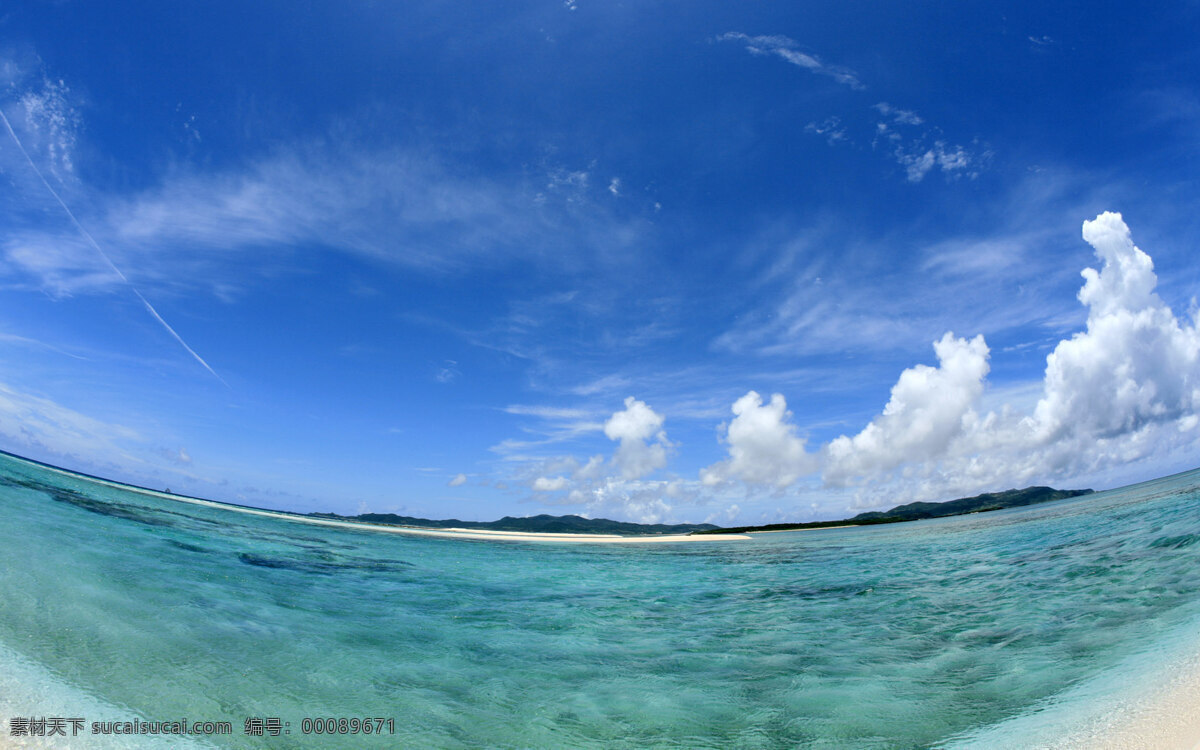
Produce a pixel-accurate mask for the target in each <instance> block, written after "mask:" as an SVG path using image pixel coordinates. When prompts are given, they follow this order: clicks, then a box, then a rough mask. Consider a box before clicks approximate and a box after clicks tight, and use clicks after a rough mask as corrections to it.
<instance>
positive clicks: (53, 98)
mask: <svg viewBox="0 0 1200 750" xmlns="http://www.w3.org/2000/svg"><path fill="white" fill-rule="evenodd" d="M70 94H71V91H70V89H68V88H67V85H66V84H65V83H64V82H62V81H43V82H42V86H41V89H40V90H37V91H27V92H26V93H25V94H24V95H22V96H21V108H22V109H23V110H24V116H25V117H24V124H25V128H26V137H25V138H24V139H23V140H24V141H25V147H26V149H28V150H31V151H35V152H40V154H41V155H42V156H43V157H44V163H45V164H46V165H47V166H48V171H49V172H50V173H51V174H52V175H54V176H55V177H57V178H58V179H59V180H60V181H61V180H63V179H66V177H68V176H69V175H70V174H71V173H72V172H74V171H75V165H74V163H73V154H74V151H75V137H76V136H75V134H76V132H77V131H78V129H79V113H78V112H77V111H76V110H75V108H74V107H73V106H72V105H71V96H70Z"/></svg>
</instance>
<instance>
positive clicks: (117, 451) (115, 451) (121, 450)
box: [0, 383, 187, 466]
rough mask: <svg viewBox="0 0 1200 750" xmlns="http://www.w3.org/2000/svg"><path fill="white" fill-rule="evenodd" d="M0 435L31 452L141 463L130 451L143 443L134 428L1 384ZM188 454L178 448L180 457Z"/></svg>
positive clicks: (91, 459)
mask: <svg viewBox="0 0 1200 750" xmlns="http://www.w3.org/2000/svg"><path fill="white" fill-rule="evenodd" d="M0 435H3V436H4V438H5V440H6V442H8V443H9V444H10V445H15V446H17V447H18V449H23V450H26V451H28V453H30V454H39V455H45V454H50V455H53V456H57V457H71V458H73V459H82V460H84V461H87V462H89V463H92V462H104V461H108V462H112V463H120V464H122V465H124V466H129V465H130V464H137V463H140V461H139V459H136V458H134V456H133V455H132V454H131V453H130V451H129V446H130V445H131V444H138V443H141V442H143V436H142V435H141V434H139V433H138V432H137V431H136V430H134V429H132V428H130V427H126V426H124V425H119V424H111V423H108V422H104V421H102V420H99V419H96V418H94V417H90V416H88V415H86V414H82V413H80V412H78V411H75V410H74V409H71V408H69V407H66V406H63V405H61V404H58V403H56V402H54V401H52V400H50V399H48V398H44V397H41V396H36V395H33V394H30V393H25V392H23V391H19V390H17V389H16V388H13V387H10V386H8V385H6V384H3V383H0ZM186 455H187V454H186V453H184V452H182V451H180V453H179V454H178V457H179V458H182V457H183V456H186Z"/></svg>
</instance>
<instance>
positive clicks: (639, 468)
mask: <svg viewBox="0 0 1200 750" xmlns="http://www.w3.org/2000/svg"><path fill="white" fill-rule="evenodd" d="M662 425H663V416H662V415H661V414H658V413H656V412H655V411H654V410H653V409H651V408H650V407H649V406H647V405H646V404H645V403H644V402H642V401H638V400H637V399H635V398H634V397H633V396H629V397H628V398H626V399H625V409H624V410H623V411H619V412H616V413H614V414H613V415H612V417H610V418H609V420H608V421H607V422H605V423H604V434H605V435H606V436H607V437H608V439H609V440H616V441H619V445H618V446H617V451H616V453H615V454H613V465H614V466H616V468H617V470H618V471H619V472H620V474H621V476H622V477H623V478H625V479H637V478H638V477H643V476H645V475H647V474H649V473H650V472H652V471H655V470H656V469H661V468H662V467H664V466H666V465H667V449H668V448H669V447H671V444H670V442H668V440H667V434H666V432H664V431H663V430H662ZM652 438H653V439H654V442H648V441H649V440H651V439H652Z"/></svg>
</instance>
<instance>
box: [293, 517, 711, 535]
mask: <svg viewBox="0 0 1200 750" xmlns="http://www.w3.org/2000/svg"><path fill="white" fill-rule="evenodd" d="M308 515H310V516H314V517H318V518H334V519H337V520H340V521H359V522H361V523H374V524H383V525H385V526H415V527H418V528H425V529H449V528H455V529H483V530H487V531H526V532H540V533H554V534H622V535H625V536H653V535H660V534H689V533H692V532H696V531H708V530H712V529H716V528H717V527H716V526H714V525H712V524H711V523H680V524H661V523H656V524H644V523H626V522H624V521H610V520H609V519H607V518H584V517H583V516H550V515H546V514H544V513H543V514H542V515H539V516H529V517H527V518H516V517H513V516H505V517H504V518H501V519H500V520H499V521H460V520H458V519H456V518H451V519H448V520H443V521H435V520H431V519H428V518H414V517H413V516H398V515H396V514H394V513H361V514H359V515H357V516H340V515H338V514H336V513H309V514H308Z"/></svg>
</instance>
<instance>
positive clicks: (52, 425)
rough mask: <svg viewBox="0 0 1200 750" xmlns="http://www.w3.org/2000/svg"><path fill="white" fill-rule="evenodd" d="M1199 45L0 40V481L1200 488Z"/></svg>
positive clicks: (62, 36) (623, 27) (448, 511)
mask: <svg viewBox="0 0 1200 750" xmlns="http://www.w3.org/2000/svg"><path fill="white" fill-rule="evenodd" d="M1198 24H1200V5H1198V4H1197V3H1195V2H1173V3H1163V4H1156V5H1154V6H1153V7H1145V6H1144V4H1136V3H1107V4H1105V5H1104V7H1102V8H1101V7H1097V6H1095V5H1094V4H1084V3H1058V4H1046V3H970V4H957V5H955V4H951V5H947V4H945V3H917V4H911V3H910V4H895V5H894V6H888V5H884V6H880V5H879V4H878V3H870V4H867V3H857V2H847V3H837V4H827V3H821V4H817V3H787V4H771V3H762V4H751V5H746V4H729V3H715V2H688V3H670V2H646V3H631V4H614V3H599V2H592V1H591V0H569V1H568V2H562V0H547V2H536V3H534V2H530V3H522V4H454V3H445V2H428V3H424V2H412V3H404V4H394V3H378V2H362V3H322V2H315V3H309V4H306V5H305V6H304V7H303V9H302V10H297V8H296V6H295V5H294V4H291V3H287V4H285V3H269V2H262V3H253V4H245V3H222V2H206V3H157V2H156V3H151V2H128V3H105V4H96V3H78V2H71V1H69V0H67V1H64V2H17V3H15V4H10V5H9V6H7V7H6V9H5V11H4V13H3V15H2V16H0V112H3V114H4V118H5V122H6V124H5V127H4V128H3V129H2V130H0V191H3V201H2V202H0V227H2V229H3V231H2V233H0V448H3V449H5V450H9V451H12V452H16V453H19V454H23V455H27V456H30V457H33V458H37V459H40V460H45V461H49V462H52V463H56V464H60V465H65V466H68V467H71V468H76V469H79V470H83V471H88V472H92V473H98V474H102V475H105V476H112V477H115V478H118V479H122V480H126V481H132V482H135V483H138V484H145V485H150V486H155V487H160V486H162V487H170V488H171V489H173V490H175V491H177V492H185V493H188V494H197V495H202V496H207V497H214V498H217V499H223V500H231V501H235V502H242V503H249V504H255V505H264V506H269V507H277V508H286V509H291V510H299V511H310V510H333V511H337V512H343V513H353V512H361V511H365V510H370V511H376V512H400V513H408V514H412V515H420V516H427V517H438V518H446V517H458V518H464V519H491V518H497V517H500V516H502V515H506V514H511V515H531V514H535V513H542V512H549V513H555V514H560V513H583V514H587V515H591V516H607V517H611V518H619V519H628V520H641V521H704V520H711V521H713V522H717V523H754V522H770V521H778V520H808V519H817V518H830V517H840V516H843V515H845V514H846V513H850V512H858V511H859V510H862V509H868V508H878V507H890V506H892V505H895V504H898V503H901V502H907V501H911V500H917V499H922V500H943V499H950V498H952V497H956V496H960V495H964V494H973V493H975V492H980V491H990V490H1000V489H1005V488H1008V487H1012V486H1025V485H1028V484H1035V483H1039V484H1053V485H1056V486H1071V487H1074V486H1094V487H1110V486H1115V485H1119V484H1123V483H1127V482H1130V481H1136V480H1140V479H1145V478H1150V477H1152V476H1157V475H1161V474H1165V473H1169V472H1172V471H1178V470H1182V469H1187V468H1193V467H1195V466H1197V465H1200V450H1198V443H1197V438H1200V426H1198V422H1200V334H1198V332H1197V326H1196V301H1195V300H1196V297H1197V296H1198V295H1200V264H1198V263H1197V262H1196V260H1195V258H1196V256H1195V248H1196V246H1197V245H1198V244H1200V218H1198V217H1200V210H1198V209H1200V184H1198V183H1200V180H1198V175H1200V158H1198V155H1200V50H1198V49H1197V47H1196V45H1195V29H1196V28H1198ZM0 124H3V123H0ZM1109 212H1112V213H1109ZM1118 214H1119V215H1118ZM1085 222H1088V223H1087V224H1086V225H1085ZM1081 230H1082V231H1081ZM1138 248H1140V249H1138ZM1085 269H1092V270H1091V271H1085ZM1081 272H1082V273H1084V274H1085V275H1081Z"/></svg>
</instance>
